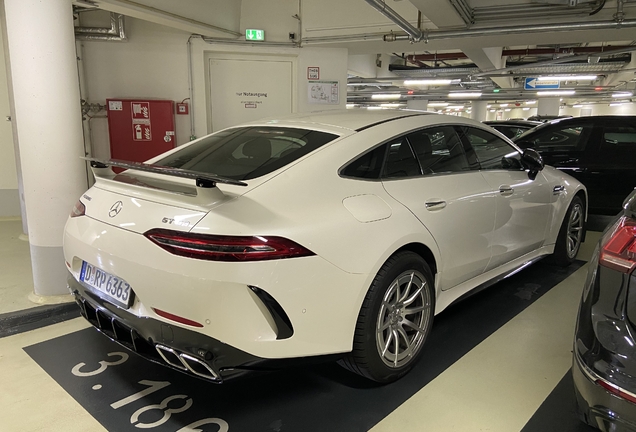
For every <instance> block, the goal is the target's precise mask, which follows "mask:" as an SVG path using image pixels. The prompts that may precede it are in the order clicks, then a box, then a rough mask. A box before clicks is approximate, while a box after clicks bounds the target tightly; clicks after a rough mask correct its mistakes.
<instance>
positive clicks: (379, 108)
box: [367, 106, 384, 110]
mask: <svg viewBox="0 0 636 432" xmlns="http://www.w3.org/2000/svg"><path fill="white" fill-rule="evenodd" d="M367 109H369V110H381V109H384V108H382V107H381V106H370V107H367Z"/></svg>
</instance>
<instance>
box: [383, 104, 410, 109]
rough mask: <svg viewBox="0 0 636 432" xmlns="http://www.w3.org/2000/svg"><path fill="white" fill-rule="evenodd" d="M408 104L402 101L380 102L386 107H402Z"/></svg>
mask: <svg viewBox="0 0 636 432" xmlns="http://www.w3.org/2000/svg"><path fill="white" fill-rule="evenodd" d="M404 105H406V104H401V103H383V104H380V106H381V107H385V108H397V107H401V106H404Z"/></svg>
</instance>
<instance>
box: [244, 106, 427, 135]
mask: <svg viewBox="0 0 636 432" xmlns="http://www.w3.org/2000/svg"><path fill="white" fill-rule="evenodd" d="M413 116H435V114H433V113H429V112H426V111H415V110H413V111H410V110H394V109H383V110H364V109H345V110H340V109H338V110H328V111H315V112H308V113H296V114H291V115H288V116H282V117H275V118H274V117H272V118H267V119H262V120H259V121H256V122H251V123H248V124H247V125H263V124H277V125H278V126H285V125H287V126H296V127H298V126H301V125H304V126H305V127H312V128H315V127H316V126H321V127H322V128H329V129H333V128H339V129H348V130H350V131H361V130H364V129H367V128H369V127H372V126H374V125H377V124H381V123H385V122H387V121H391V120H395V119H399V118H404V117H413Z"/></svg>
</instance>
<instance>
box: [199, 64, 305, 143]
mask: <svg viewBox="0 0 636 432" xmlns="http://www.w3.org/2000/svg"><path fill="white" fill-rule="evenodd" d="M292 70H293V63H292V61H291V60H261V59H254V60H251V59H216V58H212V59H210V110H211V122H212V131H217V130H220V129H223V128H226V127H228V126H234V125H237V124H241V123H245V122H249V121H254V120H258V119H261V118H263V117H271V116H281V115H286V114H290V113H291V112H292V85H293V80H292Z"/></svg>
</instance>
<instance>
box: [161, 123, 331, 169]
mask: <svg viewBox="0 0 636 432" xmlns="http://www.w3.org/2000/svg"><path fill="white" fill-rule="evenodd" d="M336 138H338V136H337V135H334V134H330V133H325V132H318V131H314V130H307V129H294V128H281V127H243V128H235V129H228V130H224V131H221V132H218V133H215V134H213V135H210V136H209V137H207V138H204V139H202V140H201V141H199V142H197V143H195V144H192V145H190V146H187V147H185V148H184V149H183V150H180V151H177V152H175V153H173V154H171V155H169V156H167V157H165V158H163V159H161V160H159V161H157V162H156V165H161V166H166V167H172V168H181V169H184V170H190V171H199V172H204V173H209V174H216V175H219V176H223V177H228V178H231V179H235V180H249V179H253V178H257V177H260V176H263V175H265V174H269V173H270V172H272V171H275V170H277V169H279V168H282V167H284V166H285V165H287V164H289V163H291V162H293V161H295V160H296V159H298V158H300V157H302V156H304V155H306V154H308V153H310V152H312V151H314V150H316V149H317V148H319V147H321V146H323V145H324V144H326V143H328V142H330V141H333V140H334V139H336Z"/></svg>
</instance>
